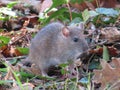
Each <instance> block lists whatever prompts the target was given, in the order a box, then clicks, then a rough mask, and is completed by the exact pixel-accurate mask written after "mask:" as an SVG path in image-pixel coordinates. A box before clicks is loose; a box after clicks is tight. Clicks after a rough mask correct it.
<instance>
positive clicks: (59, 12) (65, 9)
mask: <svg viewBox="0 0 120 90" xmlns="http://www.w3.org/2000/svg"><path fill="white" fill-rule="evenodd" d="M67 10H68V9H67V8H61V9H59V10H58V11H56V12H53V13H52V14H51V15H50V17H49V18H47V19H46V20H45V22H44V24H47V23H48V22H50V20H51V19H53V18H54V19H56V18H58V17H59V16H61V15H63V13H64V12H66V11H67Z"/></svg>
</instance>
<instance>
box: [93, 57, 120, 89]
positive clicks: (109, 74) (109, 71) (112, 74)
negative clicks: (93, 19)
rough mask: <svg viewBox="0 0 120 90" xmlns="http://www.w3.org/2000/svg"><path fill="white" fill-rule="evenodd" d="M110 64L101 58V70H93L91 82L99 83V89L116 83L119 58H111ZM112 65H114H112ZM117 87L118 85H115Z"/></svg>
mask: <svg viewBox="0 0 120 90" xmlns="http://www.w3.org/2000/svg"><path fill="white" fill-rule="evenodd" d="M111 63H112V64H111V65H110V64H109V63H107V62H106V61H105V60H101V66H102V70H94V74H95V75H94V77H93V83H101V88H100V90H104V89H105V88H106V87H107V85H110V86H112V85H113V84H117V83H116V82H119V78H120V58H118V59H113V60H112V62H111ZM113 65H114V67H112V66H113ZM116 87H119V88H120V86H119V85H118V86H116Z"/></svg>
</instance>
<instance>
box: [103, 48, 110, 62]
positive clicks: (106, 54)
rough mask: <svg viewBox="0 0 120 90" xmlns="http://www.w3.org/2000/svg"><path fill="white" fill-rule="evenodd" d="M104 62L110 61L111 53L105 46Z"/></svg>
mask: <svg viewBox="0 0 120 90" xmlns="http://www.w3.org/2000/svg"><path fill="white" fill-rule="evenodd" d="M103 60H106V61H109V60H110V56H109V52H108V49H107V47H106V46H103Z"/></svg>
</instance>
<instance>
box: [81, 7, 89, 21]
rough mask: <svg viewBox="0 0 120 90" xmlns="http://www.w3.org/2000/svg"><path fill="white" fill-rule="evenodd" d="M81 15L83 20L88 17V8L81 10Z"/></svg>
mask: <svg viewBox="0 0 120 90" xmlns="http://www.w3.org/2000/svg"><path fill="white" fill-rule="evenodd" d="M82 17H83V21H84V22H86V21H87V20H88V19H89V18H90V13H89V11H88V9H85V10H84V11H83V12H82Z"/></svg>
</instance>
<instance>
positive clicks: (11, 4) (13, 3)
mask: <svg viewBox="0 0 120 90" xmlns="http://www.w3.org/2000/svg"><path fill="white" fill-rule="evenodd" d="M17 3H18V2H17V1H15V2H10V3H9V4H8V5H7V7H8V8H12V7H13V6H14V5H16V4H17Z"/></svg>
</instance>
